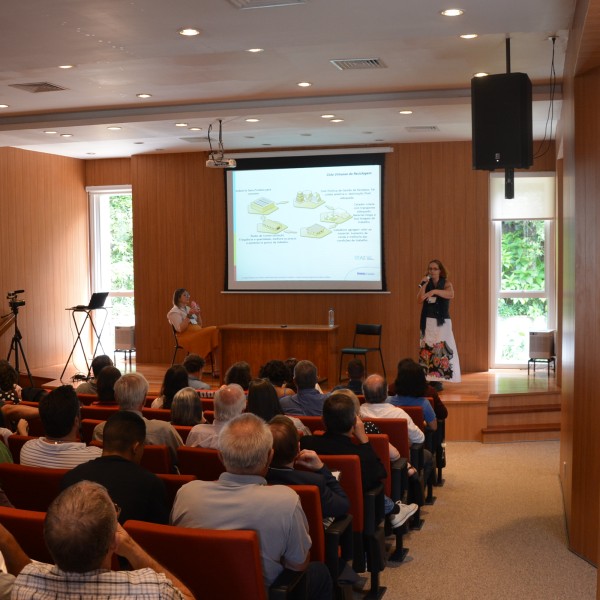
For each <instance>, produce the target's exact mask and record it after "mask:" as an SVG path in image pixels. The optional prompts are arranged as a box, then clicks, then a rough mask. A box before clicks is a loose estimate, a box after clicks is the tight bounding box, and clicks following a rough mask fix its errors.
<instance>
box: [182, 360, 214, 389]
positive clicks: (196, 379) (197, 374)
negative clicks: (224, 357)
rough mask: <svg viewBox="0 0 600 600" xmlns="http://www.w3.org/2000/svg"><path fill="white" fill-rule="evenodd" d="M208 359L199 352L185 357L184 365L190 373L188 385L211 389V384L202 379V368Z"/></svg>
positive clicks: (195, 387)
mask: <svg viewBox="0 0 600 600" xmlns="http://www.w3.org/2000/svg"><path fill="white" fill-rule="evenodd" d="M205 364H206V361H205V360H204V359H203V358H202V357H201V356H200V355H199V354H188V355H187V356H186V357H185V358H184V359H183V366H184V368H185V370H186V371H187V374H188V386H189V387H191V388H194V389H195V390H210V385H209V384H208V383H206V382H205V381H202V369H204V365H205Z"/></svg>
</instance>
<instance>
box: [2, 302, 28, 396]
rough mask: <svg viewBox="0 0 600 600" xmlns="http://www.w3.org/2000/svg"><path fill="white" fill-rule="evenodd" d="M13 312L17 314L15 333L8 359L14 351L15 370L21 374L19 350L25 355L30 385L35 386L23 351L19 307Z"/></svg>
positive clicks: (24, 359)
mask: <svg viewBox="0 0 600 600" xmlns="http://www.w3.org/2000/svg"><path fill="white" fill-rule="evenodd" d="M13 314H14V315H15V333H14V335H13V337H12V341H11V342H10V350H9V351H8V357H7V359H6V360H7V361H8V362H10V357H11V356H12V353H13V352H14V353H15V371H16V372H17V373H19V375H20V374H21V372H20V371H19V352H20V353H21V356H22V357H23V362H24V363H25V368H26V369H27V377H29V385H30V386H31V387H33V377H32V376H31V371H30V370H29V365H28V364H27V359H26V358H25V352H23V344H21V340H22V339H23V336H22V335H21V332H20V331H19V326H18V324H17V318H18V316H19V313H18V309H16V310H15V309H13Z"/></svg>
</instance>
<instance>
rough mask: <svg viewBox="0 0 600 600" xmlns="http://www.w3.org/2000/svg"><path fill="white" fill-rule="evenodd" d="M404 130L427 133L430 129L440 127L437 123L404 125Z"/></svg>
mask: <svg viewBox="0 0 600 600" xmlns="http://www.w3.org/2000/svg"><path fill="white" fill-rule="evenodd" d="M404 129H406V131H410V132H411V133H427V132H430V131H439V130H440V128H439V127H438V126H437V125H417V126H416V127H405V128H404Z"/></svg>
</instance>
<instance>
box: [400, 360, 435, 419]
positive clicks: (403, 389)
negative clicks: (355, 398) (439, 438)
mask: <svg viewBox="0 0 600 600" xmlns="http://www.w3.org/2000/svg"><path fill="white" fill-rule="evenodd" d="M394 386H395V388H396V395H395V396H392V397H391V398H390V403H391V404H393V405H394V406H420V407H421V408H422V409H423V418H424V419H425V423H426V424H427V427H428V428H429V429H431V430H432V431H435V430H436V429H437V418H436V416H435V412H434V410H433V408H432V406H431V403H430V402H429V400H427V398H425V393H426V390H427V380H426V379H425V371H423V368H422V367H421V366H420V365H419V364H417V363H416V362H415V361H414V360H410V359H404V360H401V361H400V362H399V363H398V374H397V376H396V381H395V382H394Z"/></svg>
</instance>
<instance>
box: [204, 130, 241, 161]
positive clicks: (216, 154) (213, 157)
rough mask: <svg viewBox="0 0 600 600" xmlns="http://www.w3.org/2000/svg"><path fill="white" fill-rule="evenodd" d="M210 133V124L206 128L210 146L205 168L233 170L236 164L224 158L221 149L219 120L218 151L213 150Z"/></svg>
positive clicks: (221, 140) (221, 139)
mask: <svg viewBox="0 0 600 600" xmlns="http://www.w3.org/2000/svg"><path fill="white" fill-rule="evenodd" d="M211 131H212V123H211V124H210V125H209V126H208V144H209V146H210V152H209V155H208V156H209V159H208V160H207V161H206V166H207V167H208V168H210V169H233V168H235V167H236V166H237V163H236V162H235V160H234V159H233V158H225V149H224V147H223V122H222V121H221V119H219V147H218V148H219V149H218V150H213V145H212V140H211V138H210V133H211Z"/></svg>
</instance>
